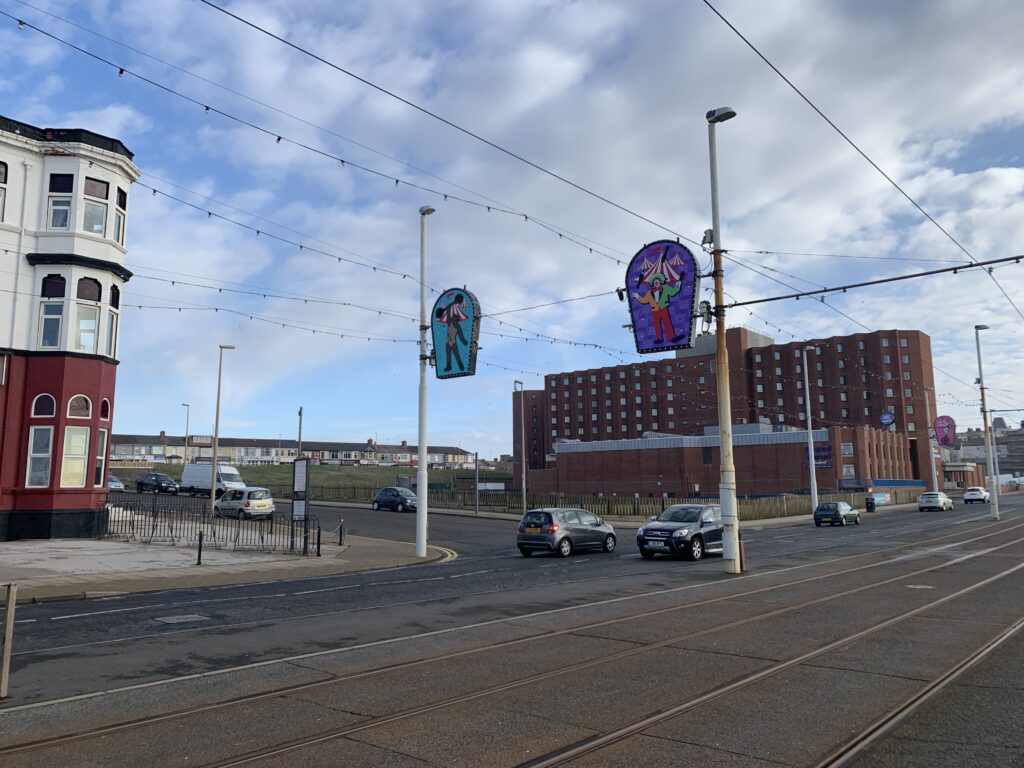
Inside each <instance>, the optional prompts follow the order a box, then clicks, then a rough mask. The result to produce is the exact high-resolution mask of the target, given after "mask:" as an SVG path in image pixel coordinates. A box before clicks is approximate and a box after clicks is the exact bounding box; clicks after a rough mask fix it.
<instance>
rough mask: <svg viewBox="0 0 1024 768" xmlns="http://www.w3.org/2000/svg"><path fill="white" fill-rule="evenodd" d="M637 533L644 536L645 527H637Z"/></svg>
mask: <svg viewBox="0 0 1024 768" xmlns="http://www.w3.org/2000/svg"><path fill="white" fill-rule="evenodd" d="M636 535H637V536H643V535H644V529H643V528H637V529H636Z"/></svg>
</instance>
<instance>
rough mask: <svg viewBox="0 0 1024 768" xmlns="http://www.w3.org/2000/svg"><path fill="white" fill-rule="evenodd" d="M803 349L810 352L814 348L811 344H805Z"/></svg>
mask: <svg viewBox="0 0 1024 768" xmlns="http://www.w3.org/2000/svg"><path fill="white" fill-rule="evenodd" d="M804 349H805V350H807V351H808V352H810V351H812V350H813V349H814V347H813V346H812V345H811V344H808V345H807V346H805V347H804Z"/></svg>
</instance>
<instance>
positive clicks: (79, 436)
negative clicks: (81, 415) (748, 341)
mask: <svg viewBox="0 0 1024 768" xmlns="http://www.w3.org/2000/svg"><path fill="white" fill-rule="evenodd" d="M91 431H92V430H91V429H90V428H89V427H76V426H72V425H68V426H66V427H64V446H63V451H62V452H61V462H60V487H61V488H85V485H86V481H87V480H88V478H89V437H90V436H91ZM83 441H84V445H83V447H82V451H81V452H80V453H71V452H70V449H71V448H72V446H74V444H75V443H81V442H83ZM79 463H80V464H81V468H80V469H79V468H78V465H79ZM72 473H74V474H72Z"/></svg>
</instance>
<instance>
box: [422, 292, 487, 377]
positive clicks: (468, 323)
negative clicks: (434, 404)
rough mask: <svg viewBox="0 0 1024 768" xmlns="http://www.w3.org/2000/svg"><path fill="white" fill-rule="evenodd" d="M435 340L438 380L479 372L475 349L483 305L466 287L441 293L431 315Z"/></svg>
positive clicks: (432, 336) (432, 333) (431, 327)
mask: <svg viewBox="0 0 1024 768" xmlns="http://www.w3.org/2000/svg"><path fill="white" fill-rule="evenodd" d="M430 335H431V338H432V339H433V341H434V358H435V367H434V370H435V372H436V373H437V378H439V379H454V378H455V377H457V376H472V375H473V374H475V373H476V349H477V341H478V339H479V338H480V303H479V302H478V301H477V300H476V296H474V295H473V294H472V292H470V291H467V290H466V289H465V288H449V289H448V290H447V291H444V292H442V293H441V295H440V296H439V297H438V299H437V301H436V302H435V304H434V311H433V312H431V314H430Z"/></svg>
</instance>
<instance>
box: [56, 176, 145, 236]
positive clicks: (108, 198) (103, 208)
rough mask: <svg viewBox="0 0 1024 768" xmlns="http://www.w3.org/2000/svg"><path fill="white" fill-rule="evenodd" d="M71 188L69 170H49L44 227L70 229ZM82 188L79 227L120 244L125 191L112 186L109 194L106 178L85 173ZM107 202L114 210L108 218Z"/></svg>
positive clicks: (108, 184) (71, 180) (72, 192)
mask: <svg viewBox="0 0 1024 768" xmlns="http://www.w3.org/2000/svg"><path fill="white" fill-rule="evenodd" d="M74 192H75V175H74V174H73V173H51V174H50V179H49V198H48V202H47V213H46V218H47V228H48V229H51V230H70V229H71V203H72V200H73V199H74ZM82 192H83V196H82V229H83V230H84V231H85V232H88V233H89V234H93V235H98V236H99V237H106V238H109V239H111V240H114V241H116V242H117V243H119V244H121V245H124V231H125V220H126V218H127V210H128V193H127V192H126V191H125V190H123V189H121V188H120V187H115V189H114V193H113V195H111V188H110V182H109V181H103V180H102V179H94V178H92V177H91V176H86V177H85V182H84V184H83V188H82ZM111 205H113V211H114V215H113V220H112V221H111V220H110V218H109V216H108V213H109V211H110V206H111Z"/></svg>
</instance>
